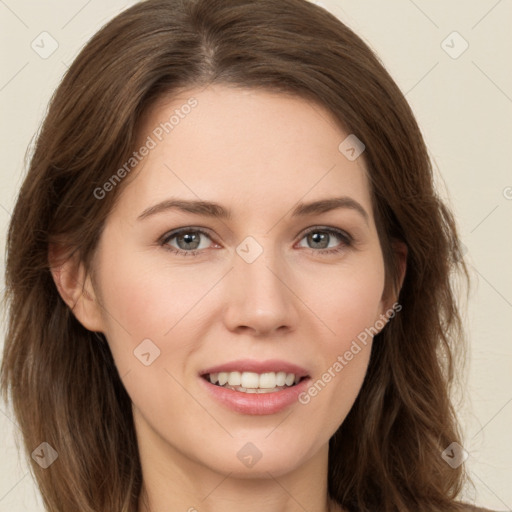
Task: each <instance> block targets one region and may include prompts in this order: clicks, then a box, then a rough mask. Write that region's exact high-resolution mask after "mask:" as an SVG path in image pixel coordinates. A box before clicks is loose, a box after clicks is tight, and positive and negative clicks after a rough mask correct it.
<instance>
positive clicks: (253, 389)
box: [209, 372, 301, 393]
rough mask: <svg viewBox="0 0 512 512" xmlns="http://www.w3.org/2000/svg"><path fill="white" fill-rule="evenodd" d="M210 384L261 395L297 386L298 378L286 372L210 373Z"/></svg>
mask: <svg viewBox="0 0 512 512" xmlns="http://www.w3.org/2000/svg"><path fill="white" fill-rule="evenodd" d="M209 379H210V382H211V383H212V384H218V385H219V386H223V387H227V388H231V389H236V390H237V391H245V392H246V393H262V392H267V393H268V392H272V391H273V390H276V391H279V390H278V389H277V388H283V387H284V386H285V385H286V386H293V385H294V384H298V382H299V381H300V379H301V378H300V377H299V376H298V375H295V374H294V373H286V372H277V373H276V372H265V373H261V374H258V373H255V372H219V373H210V375H209Z"/></svg>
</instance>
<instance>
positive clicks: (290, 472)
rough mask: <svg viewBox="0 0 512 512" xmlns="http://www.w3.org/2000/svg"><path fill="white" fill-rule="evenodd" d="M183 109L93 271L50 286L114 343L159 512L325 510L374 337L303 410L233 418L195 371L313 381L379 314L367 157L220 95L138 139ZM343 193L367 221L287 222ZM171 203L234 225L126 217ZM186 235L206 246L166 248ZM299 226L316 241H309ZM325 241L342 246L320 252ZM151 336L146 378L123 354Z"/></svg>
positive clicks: (164, 112) (151, 117) (152, 123)
mask: <svg viewBox="0 0 512 512" xmlns="http://www.w3.org/2000/svg"><path fill="white" fill-rule="evenodd" d="M190 97H194V98H196V99H197V101H198V105H197V107H196V108H195V109H193V110H192V111H191V113H190V114H189V115H188V116H186V117H185V118H184V119H182V120H180V123H179V124H178V125H177V126H176V127H175V128H174V129H173V131H172V132H171V133H170V134H168V135H166V136H165V137H164V138H163V140H162V141H161V142H159V143H158V145H157V146H156V147H155V148H154V149H152V150H151V152H150V153H149V155H148V156H147V157H145V158H144V160H143V163H142V164H141V165H139V166H138V167H137V169H136V170H135V171H133V173H132V174H131V175H130V177H129V178H127V179H126V181H125V182H124V183H123V184H122V186H123V189H122V192H121V194H120V196H119V198H118V202H117V204H116V206H115V208H114V209H113V210H112V212H111V213H110V215H109V217H108V219H107V222H106V225H105V230H104V231H103V233H102V236H101V240H100V244H99V246H98V249H97V252H96V254H95V259H94V273H93V275H92V276H91V275H87V274H86V272H85V269H84V267H83V265H82V264H81V263H80V262H76V263H73V262H72V261H69V262H67V263H66V264H65V265H62V266H61V267H60V269H57V270H55V271H54V278H55V281H56V283H57V286H58V288H59V291H60V292H61V294H62V296H63V297H64V298H65V300H67V301H68V303H69V304H70V305H73V306H74V313H75V315H76V317H77V318H78V319H79V321H80V322H82V324H83V325H84V326H85V327H86V328H88V329H90V330H93V331H99V332H103V333H104V334H105V336H106V338H107V340H108V343H109V345H110V347H111V350H112V353H113V356H114V359H115V362H116V365H117V367H118V369H119V373H120V375H121V377H122V380H123V383H124V385H125V387H126V389H127V391H128V393H129V395H130V397H131V399H132V402H133V412H134V418H135V428H136V432H137V438H138V444H139V451H140V457H141V463H142V469H143V475H144V493H145V495H147V497H148V500H149V503H150V510H151V511H152V512H164V511H168V510H184V511H185V510H194V509H197V510H200V511H201V512H203V511H204V512H213V511H218V510H223V511H225V512H230V511H234V510H237V511H238V510H245V511H248V512H251V511H261V510H266V511H268V512H278V511H279V512H283V511H286V512H291V511H298V510H308V511H311V512H325V511H327V510H336V509H337V508H336V507H335V506H334V504H332V503H329V500H328V499H327V457H328V441H329V438H330V437H331V436H332V435H333V434H334V432H335V431H336V430H337V429H338V427H339V426H340V424H341V423H342V422H343V420H344V418H345V417H346V415H347V414H348V412H349V410H350V408H351V406H352V404H353V403H354V400H355V399H356V397H357V394H358V392H359V390H360V387H361V384H362V382H363V379H364V376H365V372H366V369H367V365H368V360H369V356H370V348H371V340H370V341H369V342H368V344H367V345H366V346H362V350H361V351H360V352H359V353H358V354H357V355H355V356H354V358H353V359H352V360H351V361H350V362H349V363H348V364H347V365H346V366H345V367H344V368H343V370H342V371H340V372H338V373H336V376H335V377H334V378H333V379H332V380H331V382H329V383H328V385H326V386H325V388H324V389H323V390H322V391H321V392H320V393H318V395H317V396H315V397H313V398H311V400H310V402H309V403H308V404H306V405H302V404H300V403H298V402H297V403H294V404H293V405H291V406H290V407H288V408H286V409H285V410H283V411H281V412H278V413H275V414H270V415H262V416H255V415H247V414H241V413H237V412H233V411H231V410H229V409H227V408H226V407H224V406H223V405H221V404H219V403H217V402H216V401H214V400H213V399H212V398H211V397H210V396H209V395H208V394H207V393H206V391H205V390H204V388H203V386H202V385H201V384H202V383H201V382H200V380H199V379H200V377H199V376H198V374H199V371H200V370H202V369H205V368H207V367H209V366H213V365H217V364H220V363H223V362H227V361H231V360H234V359H257V360H265V359H283V360H285V361H289V362H291V363H295V364H298V365H300V366H302V367H304V368H306V369H307V370H308V372H309V373H310V376H311V377H312V379H313V381H316V380H317V379H318V378H320V377H321V376H322V374H323V373H324V372H325V371H327V369H328V368H330V367H332V366H333V363H334V362H335V361H336V360H337V357H338V356H339V355H343V354H344V353H345V352H346V351H347V350H348V349H349V348H350V346H351V343H352V341H353V340H354V339H355V338H356V337H357V335H358V334H359V333H361V332H362V331H364V330H365V328H368V327H370V326H373V325H375V323H376V322H377V320H378V319H380V318H382V317H381V315H382V314H384V313H385V312H386V311H388V310H389V308H390V307H391V305H392V304H393V302H394V301H395V298H394V297H388V294H385V293H384V292H385V290H384V275H385V274H384V263H383V257H382V251H381V247H380V244H379V239H378V235H377V231H376V227H375V222H374V216H373V212H372V207H371V195H370V189H369V184H368V179H367V176H366V170H365V164H364V161H363V158H362V157H360V158H357V159H356V160H355V161H349V160H348V159H347V158H346V157H345V156H344V155H343V154H342V153H341V152H340V151H339V150H338V146H339V144H340V143H341V142H342V141H343V140H344V139H345V138H346V137H347V135H348V133H345V132H344V131H343V130H342V129H341V128H340V127H339V126H338V125H337V124H336V123H335V121H334V119H333V118H332V117H331V115H330V114H329V112H328V111H326V110H325V109H323V108H322V107H320V106H318V105H314V104H312V103H310V102H306V101H305V100H303V99H299V98H294V97H290V96H284V95H279V94H275V93H271V92H263V91H255V90H249V89H234V88H229V87H227V86H220V85H215V86H209V87H208V88H206V89H204V90H200V89H194V90H190V91H187V92H186V93H182V94H180V96H179V97H173V98H166V99H165V101H164V100H162V101H160V102H159V103H158V104H157V105H156V106H155V107H154V108H153V109H152V110H151V111H150V112H148V113H147V115H146V117H145V119H144V125H143V127H142V129H141V137H140V140H141V142H143V141H145V140H146V138H147V136H148V135H150V134H151V132H152V130H153V129H154V128H155V127H156V126H157V125H158V124H159V123H160V122H162V121H165V120H168V119H169V117H170V116H171V115H172V113H173V111H174V109H176V108H178V109H179V108H180V106H181V105H183V104H184V103H185V102H186V101H187V99H189V98H190ZM336 196H347V197H350V198H352V199H353V200H354V201H357V202H358V203H359V204H360V205H361V206H362V207H363V208H364V210H365V211H366V212H367V215H368V218H367V219H365V218H364V216H363V215H361V214H360V213H359V212H358V211H356V210H355V209H353V208H338V209H335V210H331V211H328V212H324V213H320V214H314V215H309V216H306V217H304V218H292V216H291V211H292V210H293V208H294V207H295V206H296V204H297V202H299V201H303V202H310V201H315V200H319V199H326V198H332V197H336ZM171 197H173V198H181V199H185V200H197V199H201V200H206V201H215V202H216V203H219V204H221V205H222V206H224V207H225V208H227V209H229V210H231V212H232V218H231V219H218V218H210V217H206V216H204V215H197V214H192V213H188V212H183V211H179V210H176V209H173V210H167V211H165V212H161V213H157V214H154V215H149V216H147V217H146V218H144V219H142V220H140V219H138V218H137V217H138V216H139V215H140V214H141V213H142V212H143V211H144V210H146V209H147V208H149V207H151V206H154V205H156V204H157V203H159V202H161V201H163V200H166V199H169V198H171ZM182 227H191V228H197V227H201V228H203V229H205V230H206V231H207V232H208V233H209V237H208V236H205V235H199V234H197V233H196V236H200V240H201V245H200V253H199V254H198V255H196V256H192V255H187V256H184V255H178V254H175V253H173V252H171V251H170V250H169V247H174V248H175V249H176V248H179V249H181V250H185V251H186V250H188V251H190V250H191V249H189V248H187V247H188V246H187V245H186V242H185V241H184V240H183V239H182V238H181V239H179V238H176V237H174V238H173V239H171V240H169V241H168V242H167V245H165V243H160V242H159V241H160V240H161V238H162V237H163V235H165V234H167V233H169V232H171V231H172V230H174V229H177V228H182ZM310 227H318V230H317V231H316V232H317V233H320V234H324V238H325V245H324V246H322V245H320V246H319V245H315V240H312V239H311V237H308V236H307V235H306V234H304V231H305V230H306V229H307V228H310ZM326 227H329V228H334V229H339V230H342V231H344V232H346V233H348V234H350V235H351V236H352V237H353V239H354V241H353V244H352V245H346V244H345V243H344V241H343V240H342V239H339V238H338V237H337V236H336V235H333V234H331V235H330V236H329V235H328V234H325V231H323V230H322V228H324V229H325V228H326ZM191 230H192V229H191ZM247 236H251V237H253V238H254V239H255V240H256V241H257V242H258V244H259V245H260V246H261V248H262V250H263V252H262V254H261V255H260V256H259V257H258V258H257V259H256V260H255V261H254V262H252V263H248V262H246V261H245V260H244V259H243V258H242V257H240V256H239V255H238V253H237V252H236V248H237V246H239V244H240V243H241V242H242V241H244V239H245V238H246V237H247ZM317 237H318V234H317ZM316 243H317V244H318V240H317V241H316ZM326 246H328V247H327V248H329V249H332V248H340V249H341V250H340V251H339V252H337V253H331V254H325V249H324V247H326ZM166 247H167V248H166ZM323 252H324V254H322V253H323ZM401 257H402V259H403V257H404V255H403V254H402V256H401ZM402 277H403V276H402ZM77 283H78V284H77ZM83 283H85V290H83V288H82V284H83ZM144 339H150V340H152V342H153V343H154V344H155V345H156V346H157V347H158V348H159V350H160V356H159V357H158V358H156V359H155V360H154V361H153V362H152V363H151V364H150V365H149V366H145V365H144V364H142V363H141V362H140V361H139V360H138V359H137V358H136V357H135V356H134V350H135V349H136V348H137V346H138V345H139V344H140V343H141V342H142V340H144ZM248 442H251V443H252V444H254V445H255V446H256V447H257V449H258V450H259V452H261V455H262V456H261V459H260V460H259V461H258V462H257V463H256V464H255V465H254V466H253V467H252V468H248V467H246V466H245V465H244V464H242V463H241V461H240V460H239V458H238V457H237V452H238V451H239V450H240V449H241V448H242V447H243V446H244V445H245V444H246V443H248ZM143 510H147V509H146V508H145V507H144V506H143V504H142V503H141V505H140V512H142V511H143Z"/></svg>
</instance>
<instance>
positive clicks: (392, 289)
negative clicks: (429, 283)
mask: <svg viewBox="0 0 512 512" xmlns="http://www.w3.org/2000/svg"><path fill="white" fill-rule="evenodd" d="M391 248H392V251H393V253H394V258H395V261H396V266H397V270H398V279H397V283H396V285H395V283H390V286H389V290H386V291H385V293H384V295H383V297H382V303H383V305H384V308H385V309H384V310H385V311H387V310H389V309H390V308H392V307H393V304H395V303H396V302H397V301H398V296H399V295H400V290H401V289H402V285H403V283H404V279H405V273H406V270H407V253H408V250H407V245H406V244H405V242H401V241H399V240H392V241H391Z"/></svg>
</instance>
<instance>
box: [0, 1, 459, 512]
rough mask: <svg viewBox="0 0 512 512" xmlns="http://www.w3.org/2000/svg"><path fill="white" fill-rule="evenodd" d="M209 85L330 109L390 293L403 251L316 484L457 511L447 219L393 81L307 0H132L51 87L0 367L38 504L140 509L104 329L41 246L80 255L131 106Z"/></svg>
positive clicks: (452, 261)
mask: <svg viewBox="0 0 512 512" xmlns="http://www.w3.org/2000/svg"><path fill="white" fill-rule="evenodd" d="M211 83H220V84H229V85H231V86H235V87H243V88H258V89H264V90H269V91H273V92H280V93H283V94H292V95H295V96H298V97H302V98H304V99H307V100H308V101H310V102H316V103H317V104H319V105H322V106H324V107H326V108H327V109H329V111H331V112H332V114H333V116H334V119H336V120H337V121H339V124H340V126H341V127H344V128H345V129H346V131H347V132H348V133H353V134H356V135H357V137H358V138H359V139H360V140H361V141H363V143H364V144H365V146H366V149H365V151H364V153H363V156H362V158H364V162H365V163H366V166H367V169H368V175H369V179H370V183H371V192H372V198H373V207H374V212H375V218H376V222H377V227H378V233H379V239H380V243H381V246H382V250H383V255H384V259H385V266H386V283H387V287H388V288H389V289H391V288H390V287H393V286H395V287H396V285H397V283H398V263H397V261H395V257H394V252H393V251H392V250H391V247H392V245H391V243H392V241H393V240H400V241H402V242H404V243H405V244H406V245H407V248H408V256H407V273H406V276H405V280H404V282H403V286H402V288H401V290H400V295H399V302H400V304H401V305H402V306H403V307H402V310H401V312H400V313H399V314H397V315H396V317H395V318H394V319H393V320H392V321H391V322H390V323H389V324H388V325H387V326H386V327H385V328H384V329H383V331H382V332H381V333H380V334H378V335H377V336H376V337H375V342H374V346H373V349H372V353H371V358H370V363H369V368H368V372H367V375H366V378H365V381H364V384H363V387H362V389H361V391H360V394H359V396H358V398H357V400H356V402H355V404H354V406H353V407H352V409H351V411H350V413H349V415H348V416H347V418H346V419H345V421H344V422H343V424H342V425H341V426H340V428H339V429H338V431H337V432H336V433H335V435H334V436H333V437H332V438H331V440H330V443H329V466H328V486H329V487H328V489H329V494H330V496H331V497H332V498H333V499H334V500H336V501H337V502H338V503H339V504H341V505H342V506H343V507H345V508H346V509H347V510H349V511H352V512H356V511H357V512H366V511H375V510H379V511H382V512H391V511H395V512H397V511H400V512H405V511H414V512H418V511H426V510H428V511H429V512H434V511H443V512H449V511H452V510H459V505H458V504H457V502H456V501H455V499H456V497H457V495H458V493H459V492H460V490H461V486H462V484H463V476H464V474H463V466H460V467H458V468H455V469H454V468H452V467H450V466H449V465H448V464H447V463H446V462H445V461H444V460H443V458H442V457H441V452H442V450H443V449H445V448H446V447H447V446H448V445H450V443H452V442H454V441H459V442H460V439H459V433H458V426H457V422H456V418H455V414H454V410H453V407H452V404H451V401H450V387H451V384H452V381H453V379H454V375H455V369H456V358H455V354H456V353H457V350H458V348H459V347H460V346H461V344H462V343H463V331H462V326H461V319H460V316H459V312H458V310H457V307H456V297H455V290H454V285H453V283H452V282H451V280H450V276H451V275H452V272H459V274H460V275H462V276H463V277H466V278H467V270H466V267H465V265H464V263H463V260H462V253H461V246H460V244H459V241H458V237H457V230H456V226H455V222H454V218H453V216H452V214H451V213H450V211H449V210H448V209H447V207H446V206H445V204H444V203H443V202H442V201H441V200H440V198H439V197H438V195H437V193H436V192H435V190H434V187H433V173H432V167H431V163H430V160H429V157H428V154H427V149H426V147H425V143H424V141H423V138H422V135H421V133H420V130H419V128H418V126H417V123H416V121H415V119H414V116H413V114H412V112H411V109H410V107H409V106H408V104H407V102H406V100H405V99H404V96H403V94H402V93H401V92H400V90H399V88H398V87H397V85H396V84H395V83H394V82H393V80H392V79H391V77H390V76H389V74H388V73H387V72H386V70H385V69H384V68H383V66H382V65H381V63H380V62H379V60H378V58H377V57H376V56H375V55H374V54H373V52H372V51H371V50H370V49H369V48H368V46H367V45H366V44H365V43H364V42H363V41H362V40H361V39H360V38H359V37H358V36H356V35H355V34H354V33H353V32H352V31H351V30H350V29H349V28H347V27H346V26H345V25H344V24H343V23H342V22H341V21H339V20H338V19H337V18H336V17H334V16H333V15H332V14H330V13H328V12H327V11H326V10H324V9H322V8H320V7H318V6H315V5H313V4H310V3H309V2H306V1H305V0H279V1H275V0H256V1H255V0H148V1H145V2H142V3H139V4H137V5H135V6H134V7H132V8H130V9H128V10H126V11H125V12H123V13H121V14H120V15H118V16H117V17H116V18H115V19H113V20H112V21H111V22H109V23H108V24H107V25H106V26H105V27H104V28H102V29H101V30H100V31H99V32H98V33H97V34H96V35H95V36H94V37H93V38H92V39H91V41H90V42H89V43H88V44H87V45H86V46H85V48H84V49H83V50H82V51H81V53H80V54H79V56H78V57H77V58H76V60H75V61H74V63H73V64H72V66H71V67H70V68H69V70H68V72H67V73H66V75H65V77H64V79H63V80H62V83H61V84H60V86H59V88H58V89H57V91H56V93H55V95H54V97H53V99H52V101H51V105H50V108H49V111H48V114H47V116H46V119H45V121H44V124H43V126H42V129H41V132H40V134H39V136H38V139H37V143H36V146H35V151H34V154H33V157H32V159H31V163H30V168H29V171H28V174H27V176H26V178H25V180H24V183H23V186H22V188H21V191H20V194H19V197H18V200H17V203H16V206H15V209H14V213H13V216H12V221H11V224H10V229H9V233H8V240H7V250H8V257H7V266H6V290H7V292H6V299H7V303H8V308H9V309H8V332H7V336H6V341H5V348H4V357H3V363H2V369H1V385H2V390H3V393H4V398H5V399H6V400H9V399H10V400H11V401H12V404H13V408H14V412H15V414H16V418H17V420H18V422H19V425H20V427H21V429H22V431H23V439H24V446H25V449H26V450H27V452H28V453H29V454H30V453H31V452H32V451H33V450H34V449H35V448H36V447H38V446H39V445H40V443H42V442H47V443H48V444H49V445H51V446H52V447H53V448H55V450H56V451H57V452H58V455H59V456H58V459H57V460H56V461H55V462H54V463H53V464H52V465H51V466H50V467H48V468H47V469H43V468H42V467H40V465H39V464H37V463H36V462H34V461H33V460H32V459H30V461H31V463H32V471H33V473H34V474H35V478H36V479H37V482H38V485H39V488H40V490H41V493H42V496H43V499H44V502H45V505H46V507H47V509H48V510H49V511H52V512H69V511H70V510H80V511H81V512H113V511H122V512H136V511H137V505H138V500H139V497H140V494H141V488H142V473H141V465H140V460H139V456H138V451H137V444H136V438H135V431H134V424H133V418H132V412H131V401H130V398H129V396H128V395H127V393H126V391H125V389H124V387H123V385H122V382H121V379H120V377H119V374H118V372H117V369H116V367H115V364H114V362H113V359H112V355H111V353H110V350H109V348H108V345H107V344H106V343H104V342H103V343H102V342H101V341H102V340H100V339H98V338H102V335H101V334H98V333H93V332H90V331H88V330H87V329H85V328H84V327H83V326H82V325H81V324H80V323H79V322H78V321H77V320H76V318H75V317H74V315H73V313H72V311H71V310H70V308H69V307H68V306H67V305H66V304H65V303H64V301H63V300H62V299H61V297H60V296H59V293H58V291H57V288H56V286H55V283H54V281H53V278H52V275H51V272H50V268H49V260H48V250H49V246H50V244H57V245H58V246H59V247H62V248H64V249H65V250H66V254H67V255H68V256H69V255H71V254H73V255H75V256H76V255H77V256H78V257H79V258H80V260H81V261H83V262H84V263H85V264H86V267H87V268H88V269H89V268H90V262H91V261H92V256H93V254H94V251H95V248H96V246H97V243H98V240H99V239H100V236H101V232H102V226H103V224H104V222H105V219H106V217H107V216H108V214H109V212H110V210H111V208H112V206H113V204H114V201H115V199H116V197H117V196H118V194H119V191H120V190H121V188H122V186H123V183H120V184H119V185H118V186H116V187H114V189H113V190H112V191H110V192H109V193H108V194H105V195H104V197H102V198H100V199H98V194H97V193H96V194H95V192H94V191H95V190H97V189H98V188H101V187H102V186H103V185H104V183H106V182H107V181H108V180H109V178H111V177H112V175H113V174H114V173H115V172H116V170H117V169H119V168H120V167H121V166H122V165H123V163H124V162H126V161H127V160H128V159H129V158H130V156H132V152H133V151H134V149H135V143H136V140H137V137H138V135H140V134H139V126H140V122H141V116H142V115H143V114H144V113H145V112H147V111H148V109H149V108H150V107H151V106H152V105H154V104H155V101H156V100H158V99H159V98H161V97H162V96H164V95H165V96H168V95H172V94H175V93H176V92H178V91H181V90H186V89H187V88H192V87H198V86H199V87H203V86H207V85H208V84H211ZM103 341H105V340H104V339H103ZM84 383H86V384H85V385H84Z"/></svg>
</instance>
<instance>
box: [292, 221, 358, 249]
mask: <svg viewBox="0 0 512 512" xmlns="http://www.w3.org/2000/svg"><path fill="white" fill-rule="evenodd" d="M304 239H305V240H306V243H307V244H309V245H308V246H307V247H306V248H309V249H313V250H314V252H320V253H321V254H331V253H337V252H341V251H343V250H344V249H346V248H347V247H350V246H351V245H352V237H351V236H350V235H349V234H348V233H345V232H344V231H341V230H339V229H334V228H326V227H325V228H324V227H313V228H310V229H309V230H308V231H307V232H306V233H305V234H304V236H303V237H302V239H301V240H304ZM336 239H337V241H338V243H337V244H336ZM333 241H334V245H333V244H332V243H331V242H333ZM340 242H341V243H340ZM301 247H304V246H303V245H302V246H301Z"/></svg>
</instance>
